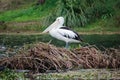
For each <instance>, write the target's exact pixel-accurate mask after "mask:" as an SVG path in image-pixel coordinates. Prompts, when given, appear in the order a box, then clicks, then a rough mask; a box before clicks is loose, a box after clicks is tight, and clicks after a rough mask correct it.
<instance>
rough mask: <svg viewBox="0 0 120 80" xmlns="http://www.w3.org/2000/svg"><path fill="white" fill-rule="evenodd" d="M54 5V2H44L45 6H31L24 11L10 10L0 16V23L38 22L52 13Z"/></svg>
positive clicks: (52, 0) (53, 0)
mask: <svg viewBox="0 0 120 80" xmlns="http://www.w3.org/2000/svg"><path fill="white" fill-rule="evenodd" d="M55 5H56V1H55V0H51V1H46V3H45V4H43V5H42V6H41V5H38V6H37V5H35V4H34V5H33V6H31V7H28V8H26V9H18V10H10V11H6V12H4V13H1V14H0V21H28V20H39V19H40V18H43V17H44V16H47V15H49V13H51V12H52V9H53V7H54V6H55Z"/></svg>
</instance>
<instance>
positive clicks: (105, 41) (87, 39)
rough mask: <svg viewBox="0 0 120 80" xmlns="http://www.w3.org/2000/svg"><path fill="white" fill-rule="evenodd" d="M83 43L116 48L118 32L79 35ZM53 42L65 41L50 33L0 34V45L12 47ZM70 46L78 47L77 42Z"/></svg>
mask: <svg viewBox="0 0 120 80" xmlns="http://www.w3.org/2000/svg"><path fill="white" fill-rule="evenodd" d="M81 38H82V39H83V41H84V43H81V45H82V46H85V45H88V44H90V45H96V46H97V47H99V48H103V47H105V48H110V47H115V48H118V47H119V46H120V34H114V35H98V34H92V35H81ZM50 41H51V44H54V45H55V46H58V47H64V46H65V43H64V42H63V41H59V40H57V39H55V38H52V37H51V36H50V35H0V45H4V46H8V47H14V46H23V45H24V44H31V43H36V42H45V43H49V42H50ZM71 47H72V48H74V47H79V45H78V44H73V43H72V44H71Z"/></svg>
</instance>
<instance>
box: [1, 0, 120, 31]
mask: <svg viewBox="0 0 120 80" xmlns="http://www.w3.org/2000/svg"><path fill="white" fill-rule="evenodd" d="M10 1H13V2H14V3H13V4H14V7H16V8H18V9H16V8H13V7H11V8H9V9H8V11H7V10H5V11H1V14H0V21H4V22H5V25H6V26H7V27H5V28H4V25H0V27H1V28H0V30H1V32H2V31H3V32H4V31H8V30H9V31H10V32H12V31H13V32H15V31H18V30H19V31H23V32H25V31H36V32H37V31H43V29H45V28H46V27H47V26H48V25H50V24H51V23H52V22H53V21H54V20H55V19H56V17H58V16H63V17H64V18H65V20H66V22H65V25H66V26H69V27H72V28H75V29H76V30H77V31H82V32H84V31H86V32H87V31H88V30H89V31H96V32H97V31H111V32H115V31H117V32H119V29H120V27H119V25H120V24H119V23H120V16H119V14H120V6H119V3H120V1H119V0H80V1H78V0H77V1H76V0H70V1H69V0H57V1H56V0H46V1H45V3H44V4H42V5H36V3H37V1H38V0H31V1H28V0H25V1H24V0H21V1H20V0H18V1H16V2H15V1H14V0H10ZM10 1H9V3H10ZM1 2H5V1H3V0H1ZM6 2H7V1H6ZM28 2H29V4H28ZM9 3H8V4H9ZM18 3H21V4H19V5H18V6H17V4H18ZM78 4H79V5H78ZM10 5H11V4H10ZM23 22H24V24H22V23H23ZM34 22H37V23H39V24H36V23H34ZM19 23H20V24H22V25H19ZM28 23H30V24H32V25H28ZM21 26H22V27H21ZM83 26H84V27H83ZM81 27H83V28H81Z"/></svg>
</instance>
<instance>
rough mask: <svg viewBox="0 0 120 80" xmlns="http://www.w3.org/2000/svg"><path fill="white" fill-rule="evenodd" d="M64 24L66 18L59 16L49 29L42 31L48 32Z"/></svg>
mask: <svg viewBox="0 0 120 80" xmlns="http://www.w3.org/2000/svg"><path fill="white" fill-rule="evenodd" d="M63 24H64V18H63V17H58V18H57V19H56V20H55V21H54V22H53V23H52V24H51V25H50V26H49V27H48V28H47V29H45V30H44V31H43V32H42V33H47V32H49V31H50V30H52V29H53V28H59V27H62V26H63Z"/></svg>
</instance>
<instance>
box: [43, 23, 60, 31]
mask: <svg viewBox="0 0 120 80" xmlns="http://www.w3.org/2000/svg"><path fill="white" fill-rule="evenodd" d="M57 24H58V22H57V21H55V22H54V23H52V24H51V25H50V26H49V27H48V28H47V29H45V30H44V31H43V32H42V33H48V32H49V31H50V30H52V29H53V28H54V27H56V26H57Z"/></svg>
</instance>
